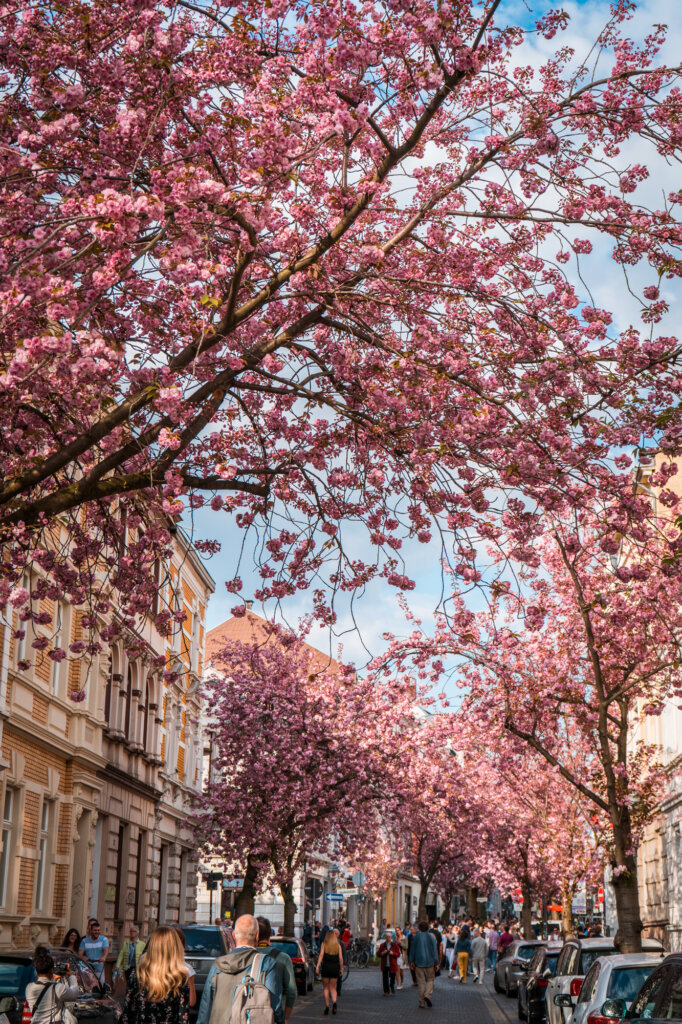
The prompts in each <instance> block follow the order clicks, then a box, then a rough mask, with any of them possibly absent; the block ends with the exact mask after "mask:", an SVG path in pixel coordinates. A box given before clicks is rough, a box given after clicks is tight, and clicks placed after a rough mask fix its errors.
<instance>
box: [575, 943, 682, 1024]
mask: <svg viewBox="0 0 682 1024" xmlns="http://www.w3.org/2000/svg"><path fill="white" fill-rule="evenodd" d="M663 956H664V954H663V953H623V954H617V955H616V956H606V957H603V956H600V957H597V959H596V960H595V961H594V963H593V964H592V966H591V967H590V969H589V971H588V972H587V974H586V975H585V981H584V982H583V987H582V988H581V990H580V995H579V996H578V1002H577V1003H576V1005H575V1009H574V1010H573V1014H572V1016H571V1019H570V1021H569V1024H613V1019H612V1018H611V1017H606V1016H604V1015H603V1014H602V1013H601V1008H602V1005H603V1004H604V1002H605V1000H607V999H617V1000H619V1001H622V1002H624V1003H625V1009H627V1008H628V1007H629V1006H630V1004H631V1002H632V1001H633V999H634V998H635V996H636V995H637V993H638V992H639V990H640V989H641V987H642V985H643V984H644V982H645V981H646V979H647V978H648V977H649V975H650V974H651V972H652V971H653V970H654V969H655V968H656V967H658V965H659V964H660V962H661V960H662V958H663ZM621 1016H625V1014H624V1013H623V1014H621Z"/></svg>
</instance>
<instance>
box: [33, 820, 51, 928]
mask: <svg viewBox="0 0 682 1024" xmlns="http://www.w3.org/2000/svg"><path fill="white" fill-rule="evenodd" d="M51 812H52V801H51V800H43V806H42V810H41V812H40V831H39V832H38V874H37V877H36V910H44V909H45V898H46V895H47V890H48V889H49V886H48V885H47V884H46V882H47V880H48V878H47V873H48V870H49V856H50V818H51V816H52V814H51Z"/></svg>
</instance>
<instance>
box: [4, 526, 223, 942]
mask: <svg viewBox="0 0 682 1024" xmlns="http://www.w3.org/2000/svg"><path fill="white" fill-rule="evenodd" d="M25 585H27V587H34V586H35V580H31V579H27V580H26V581H25ZM159 587H160V590H159V594H160V597H161V598H163V599H164V600H169V601H173V602H174V606H175V608H176V609H177V608H182V609H183V610H184V612H185V620H184V623H183V624H182V627H181V628H178V631H177V635H176V636H174V637H173V638H165V637H163V636H161V635H160V634H159V633H158V632H157V631H156V629H155V627H154V626H153V624H152V623H151V621H150V620H146V621H145V623H144V625H143V626H142V627H141V629H140V632H139V633H137V634H136V635H135V636H134V637H133V636H132V635H131V636H129V637H128V638H127V639H128V641H132V640H134V641H135V643H134V644H132V643H130V642H125V643H124V642H122V643H118V644H114V645H111V646H109V648H108V649H107V650H106V651H104V652H103V653H101V654H100V655H99V656H97V657H95V658H94V659H93V660H92V661H91V662H90V663H89V664H88V663H87V662H86V661H84V660H82V659H78V658H71V657H68V658H66V659H65V660H63V661H61V662H53V661H51V660H50V659H49V658H48V657H47V656H46V652H42V651H37V652H35V651H34V650H33V649H32V641H33V640H34V639H35V637H36V636H38V635H40V633H41V630H42V629H45V630H46V631H47V630H48V629H49V630H50V635H51V637H53V639H52V640H51V642H50V646H52V647H54V646H57V644H56V643H55V642H54V633H55V629H56V631H57V632H58V634H60V640H61V645H62V646H64V647H68V645H69V644H70V643H72V642H74V641H76V640H78V639H80V638H81V634H82V622H81V620H82V615H83V612H82V611H81V610H80V609H79V608H76V607H71V606H69V605H68V604H66V603H62V604H61V606H60V607H58V608H56V607H55V606H54V603H53V602H50V601H49V600H47V599H43V600H42V601H41V602H40V605H41V611H47V612H49V613H50V614H51V615H52V618H53V624H52V625H50V626H49V627H48V626H46V627H42V626H40V625H38V626H34V627H31V626H29V627H28V628H27V629H26V636H25V637H23V638H22V639H15V638H14V636H13V633H14V632H15V631H16V630H17V628H18V626H19V622H18V620H17V615H16V612H15V613H14V614H12V613H11V609H9V608H8V609H6V610H5V616H4V622H3V621H2V619H0V752H1V754H0V757H1V761H0V808H2V822H1V825H0V948H2V949H11V948H26V947H28V946H32V945H34V944H35V943H36V942H43V941H45V942H51V943H56V942H59V941H60V940H61V938H62V936H63V934H64V932H65V931H66V929H67V928H69V927H71V926H73V927H76V928H78V929H79V931H81V932H82V931H83V930H84V929H85V925H86V922H87V919H88V917H89V916H96V917H98V919H99V920H100V922H101V924H102V928H103V932H104V934H105V935H106V936H107V937H108V938H109V941H110V943H111V945H112V947H113V949H114V950H115V949H116V947H117V946H118V943H119V942H120V940H121V937H122V936H123V935H124V933H125V932H126V931H127V925H128V924H129V923H130V922H131V921H136V922H139V923H140V925H141V927H142V929H143V934H148V932H149V930H150V929H152V928H153V927H154V926H155V925H156V924H157V923H164V922H173V921H180V920H187V919H192V918H193V916H194V912H195V907H196V865H197V862H198V853H197V851H196V848H195V842H194V837H193V834H192V831H191V828H190V827H189V825H188V815H189V812H190V810H191V802H192V796H193V794H194V793H195V792H196V791H197V790H198V789H199V788H200V786H201V752H202V739H201V734H200V699H199V684H200V679H201V674H202V671H203V649H204V638H205V622H206V609H207V604H208V600H209V597H210V595H211V593H212V592H213V590H214V582H213V579H212V578H211V576H210V574H209V573H208V572H207V571H206V569H205V568H204V566H203V564H202V562H201V560H200V558H199V556H198V554H197V553H196V551H195V550H194V549H193V548H192V546H191V544H190V542H189V540H188V539H187V538H186V537H185V535H184V534H183V533H182V532H181V531H180V530H178V531H177V532H176V534H175V538H174V549H173V554H172V558H171V560H170V563H169V564H168V565H167V566H165V567H163V571H162V572H161V573H160V578H159ZM43 606H44V607H43ZM109 614H110V615H116V610H115V608H114V609H113V611H111V612H110V613H109ZM102 624H104V620H102ZM133 646H134V647H136V648H137V650H139V651H141V653H140V654H139V656H137V657H135V658H133V657H131V656H129V654H128V653H127V651H129V650H130V649H131V648H132V647H133ZM159 655H163V656H164V658H165V663H166V667H167V668H168V669H171V670H173V671H174V673H175V677H174V680H173V681H172V682H166V681H164V672H163V671H160V670H159V669H158V668H154V667H153V659H154V658H155V657H156V658H158V656H159ZM31 657H32V662H33V663H32V665H31V667H30V668H29V669H27V670H25V671H20V670H19V668H18V662H20V661H22V660H23V659H31Z"/></svg>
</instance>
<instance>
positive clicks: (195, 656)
mask: <svg viewBox="0 0 682 1024" xmlns="http://www.w3.org/2000/svg"><path fill="white" fill-rule="evenodd" d="M199 626H200V623H199V612H198V610H196V609H195V610H194V612H193V614H192V649H191V651H190V668H191V669H192V672H198V670H199Z"/></svg>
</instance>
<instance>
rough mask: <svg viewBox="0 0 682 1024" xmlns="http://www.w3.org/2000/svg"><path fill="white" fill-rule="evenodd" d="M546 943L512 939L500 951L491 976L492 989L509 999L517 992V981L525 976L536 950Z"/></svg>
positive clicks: (538, 940) (537, 940)
mask: <svg viewBox="0 0 682 1024" xmlns="http://www.w3.org/2000/svg"><path fill="white" fill-rule="evenodd" d="M546 945H547V943H546V942H543V941H542V940H541V939H514V941H513V942H511V943H510V944H509V945H508V946H507V948H506V949H505V950H504V951H500V953H499V954H498V958H497V964H496V966H495V973H494V974H493V988H494V989H495V991H496V992H504V994H505V995H506V996H508V997H509V998H511V997H512V996H515V995H516V993H517V990H518V985H519V979H520V978H522V977H524V976H525V973H526V971H527V970H528V968H529V966H530V962H531V960H532V959H533V957H534V956H535V954H536V953H537V951H538V949H540V948H541V947H543V946H546Z"/></svg>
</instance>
